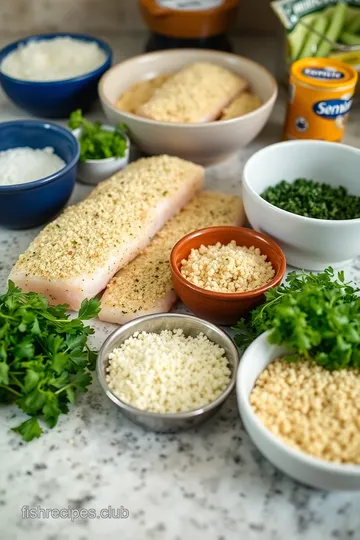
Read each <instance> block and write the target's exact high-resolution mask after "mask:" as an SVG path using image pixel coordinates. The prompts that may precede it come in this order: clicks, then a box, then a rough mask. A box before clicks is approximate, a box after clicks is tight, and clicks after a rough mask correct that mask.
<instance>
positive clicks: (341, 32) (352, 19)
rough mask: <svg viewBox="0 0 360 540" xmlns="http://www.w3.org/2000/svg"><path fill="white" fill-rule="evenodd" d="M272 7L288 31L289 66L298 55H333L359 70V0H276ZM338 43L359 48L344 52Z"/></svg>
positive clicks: (299, 56) (287, 55)
mask: <svg viewBox="0 0 360 540" xmlns="http://www.w3.org/2000/svg"><path fill="white" fill-rule="evenodd" d="M271 7H272V9H273V10H274V11H275V13H276V15H277V16H278V17H279V19H280V20H281V22H282V24H283V25H284V27H285V28H286V31H287V40H286V41H287V52H286V63H287V65H288V66H289V65H290V64H291V63H292V62H294V61H295V60H299V59H300V58H309V57H318V58H336V59H337V60H340V61H342V62H345V63H347V64H350V65H351V66H353V67H354V68H355V69H356V70H357V71H360V0H350V1H338V0H275V1H273V2H271ZM313 30H316V32H317V33H315V32H314V31H313ZM319 34H320V35H319ZM323 37H326V38H327V39H329V40H331V41H333V42H335V46H334V47H333V46H332V45H331V44H330V43H328V42H327V41H325V40H324V39H323ZM339 45H355V46H357V47H358V50H357V51H352V52H344V51H341V50H340V48H339Z"/></svg>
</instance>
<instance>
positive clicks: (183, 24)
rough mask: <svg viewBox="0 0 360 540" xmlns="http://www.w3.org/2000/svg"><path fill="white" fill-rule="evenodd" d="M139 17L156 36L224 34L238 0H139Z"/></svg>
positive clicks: (183, 37) (195, 36)
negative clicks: (140, 14)
mask: <svg viewBox="0 0 360 540" xmlns="http://www.w3.org/2000/svg"><path fill="white" fill-rule="evenodd" d="M139 4H140V9H141V13H142V16H143V18H144V20H145V22H146V24H147V26H148V27H149V28H150V30H151V31H152V32H154V33H156V34H161V35H163V36H168V37H174V38H180V39H197V38H206V37H211V36H216V35H220V34H224V33H225V32H226V31H227V29H228V27H229V26H230V24H231V22H232V20H233V18H234V15H235V11H236V10H237V7H238V4H239V0H196V1H195V0H139Z"/></svg>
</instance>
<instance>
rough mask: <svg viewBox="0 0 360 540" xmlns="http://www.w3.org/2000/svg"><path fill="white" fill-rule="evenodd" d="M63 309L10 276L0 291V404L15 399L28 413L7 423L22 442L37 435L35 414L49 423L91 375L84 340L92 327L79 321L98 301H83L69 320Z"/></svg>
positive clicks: (91, 364) (91, 357)
mask: <svg viewBox="0 0 360 540" xmlns="http://www.w3.org/2000/svg"><path fill="white" fill-rule="evenodd" d="M67 309H68V306H66V305H58V306H55V307H51V306H49V305H48V301H47V299H46V298H44V297H43V296H41V295H39V294H36V293H32V292H30V293H24V292H22V291H21V290H20V289H19V288H18V287H16V286H15V285H14V283H13V282H12V281H9V284H8V291H7V292H6V293H5V294H4V295H2V296H0V403H10V402H13V401H15V403H16V404H17V405H18V406H19V407H20V409H22V411H24V413H26V414H28V415H29V416H30V417H31V418H29V420H26V421H25V422H23V423H22V424H20V425H19V426H17V427H15V428H13V431H15V432H18V433H20V435H21V436H22V438H23V439H24V440H25V441H31V440H32V439H33V438H35V437H40V435H41V433H42V428H41V427H40V424H39V422H38V419H39V418H40V417H41V418H43V420H44V421H45V423H46V425H47V426H49V427H50V428H53V427H54V426H55V425H56V423H57V421H58V418H59V416H60V414H66V413H67V412H68V404H69V403H75V401H76V396H77V393H78V392H86V391H87V388H88V386H89V384H90V383H91V380H92V377H91V373H90V371H91V370H93V369H94V367H95V361H96V353H95V352H94V351H92V350H91V349H90V348H89V346H88V343H87V341H88V337H89V336H90V335H91V334H93V333H94V330H93V329H92V328H90V327H88V326H85V325H84V323H83V321H84V320H89V319H92V318H93V317H95V316H96V315H97V314H98V312H99V310H100V306H99V301H98V300H95V299H93V300H85V301H84V302H83V303H82V305H81V308H80V311H79V314H78V317H77V318H75V319H70V318H69V315H68V314H67Z"/></svg>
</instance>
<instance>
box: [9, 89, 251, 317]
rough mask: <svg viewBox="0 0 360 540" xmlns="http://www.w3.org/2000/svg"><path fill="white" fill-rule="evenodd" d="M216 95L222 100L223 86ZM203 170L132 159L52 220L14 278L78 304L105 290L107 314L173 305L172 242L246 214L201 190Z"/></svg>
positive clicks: (228, 199)
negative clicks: (170, 263) (128, 163)
mask: <svg viewBox="0 0 360 540" xmlns="http://www.w3.org/2000/svg"><path fill="white" fill-rule="evenodd" d="M212 84H213V83H212ZM219 99H220V101H221V103H220V101H219V105H221V106H223V105H224V96H223V95H222V93H221V92H220V94H219ZM213 105H214V104H213ZM158 106H159V103H157V107H158ZM202 114H203V112H202ZM205 120H206V119H205ZM204 177H205V172H204V169H203V168H202V167H200V166H199V165H195V164H194V163H190V162H188V161H184V160H182V159H179V158H176V157H170V156H156V157H150V158H144V159H140V160H139V161H136V162H134V163H132V164H131V165H129V166H128V167H127V168H126V169H125V170H124V171H121V172H119V173H117V174H115V175H114V176H113V177H111V178H110V179H109V180H106V181H105V182H102V183H101V184H99V185H98V186H97V187H96V188H95V189H94V190H93V191H92V192H91V193H90V195H89V196H88V197H87V198H86V199H85V200H83V201H82V202H80V203H78V204H76V205H74V206H69V207H68V208H66V209H65V211H64V212H63V213H62V214H61V215H60V216H59V217H58V218H57V219H55V220H54V221H53V222H52V223H50V224H49V225H47V226H46V227H45V228H44V229H43V230H42V231H41V232H40V234H39V235H38V236H37V238H35V240H34V241H33V242H32V243H31V244H30V246H29V248H28V250H27V251H26V252H25V253H24V254H22V255H21V256H20V257H19V259H18V261H17V263H16V264H15V266H14V268H13V269H12V271H11V273H10V279H11V280H13V281H14V282H15V284H16V285H18V286H19V287H20V288H21V289H23V290H24V291H34V292H38V293H41V294H43V295H45V296H46V297H47V298H48V299H49V301H50V303H51V304H59V303H66V304H68V305H69V306H70V308H72V309H74V310H77V309H79V307H80V305H81V302H82V301H83V300H84V299H85V298H93V297H94V296H96V295H98V294H99V293H101V292H102V291H104V292H103V295H102V298H101V312H100V315H99V317H100V319H101V320H103V321H109V322H114V323H118V324H123V323H125V322H127V321H129V320H131V319H134V318H136V317H139V316H141V315H145V314H149V313H159V312H166V311H169V310H170V309H171V307H172V305H173V304H174V302H175V301H176V295H175V293H174V290H173V287H172V280H171V272H170V265H169V256H170V252H171V250H172V248H173V246H174V245H175V243H176V242H177V241H178V240H180V239H181V238H182V237H183V236H185V235H186V234H188V233H189V232H192V231H194V230H196V229H200V228H203V227H208V226H216V225H237V224H242V223H243V221H244V212H243V206H242V203H241V200H240V199H239V198H237V197H232V196H228V195H222V194H220V193H211V192H206V191H204V192H201V190H202V188H203V186H204V181H205V179H204Z"/></svg>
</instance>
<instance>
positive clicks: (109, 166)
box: [72, 124, 130, 185]
mask: <svg viewBox="0 0 360 540" xmlns="http://www.w3.org/2000/svg"><path fill="white" fill-rule="evenodd" d="M101 128H102V129H103V130H104V131H115V128H114V127H113V126H108V125H107V124H102V125H101ZM72 133H73V135H74V136H75V137H76V139H78V140H79V138H80V136H81V128H78V129H74V130H73V132H72ZM124 137H125V138H126V143H127V146H126V151H125V156H124V157H122V158H115V157H110V158H106V159H87V160H86V161H85V162H84V163H81V162H80V161H79V162H78V169H77V177H78V179H79V180H80V182H82V183H83V184H91V185H96V184H98V183H99V182H102V181H103V180H106V179H107V178H110V176H112V175H113V174H115V173H116V172H117V171H120V170H121V169H124V168H125V167H126V166H127V165H128V163H129V155H130V140H129V138H128V136H127V135H126V134H125V133H124Z"/></svg>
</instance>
